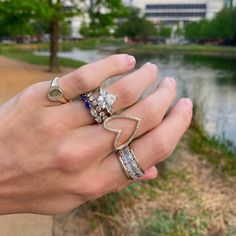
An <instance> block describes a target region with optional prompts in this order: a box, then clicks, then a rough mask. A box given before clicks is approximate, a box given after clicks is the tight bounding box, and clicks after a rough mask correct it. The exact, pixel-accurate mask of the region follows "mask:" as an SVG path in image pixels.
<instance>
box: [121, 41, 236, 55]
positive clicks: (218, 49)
mask: <svg viewBox="0 0 236 236" xmlns="http://www.w3.org/2000/svg"><path fill="white" fill-rule="evenodd" d="M118 52H126V53H130V54H134V55H139V54H141V55H142V54H149V55H156V54H165V53H169V54H173V53H176V54H178V53H179V54H186V55H202V56H217V57H230V58H236V47H226V46H210V45H163V44H158V45H154V44H137V45H129V46H127V47H124V48H121V49H119V50H118Z"/></svg>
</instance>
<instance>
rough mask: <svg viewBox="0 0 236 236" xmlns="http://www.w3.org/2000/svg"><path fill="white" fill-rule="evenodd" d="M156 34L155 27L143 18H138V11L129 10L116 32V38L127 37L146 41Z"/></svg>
mask: <svg viewBox="0 0 236 236" xmlns="http://www.w3.org/2000/svg"><path fill="white" fill-rule="evenodd" d="M156 33H157V31H156V28H155V25H154V24H153V23H152V22H150V21H148V20H146V19H145V17H144V16H140V11H139V10H138V9H136V8H131V9H130V14H129V16H128V17H127V18H126V20H125V21H124V22H123V23H121V24H120V25H119V26H118V28H117V30H116V35H117V36H119V37H121V36H128V37H130V38H131V39H137V38H138V39H146V38H148V37H150V36H153V35H156Z"/></svg>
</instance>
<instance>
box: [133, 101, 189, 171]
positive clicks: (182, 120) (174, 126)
mask: <svg viewBox="0 0 236 236" xmlns="http://www.w3.org/2000/svg"><path fill="white" fill-rule="evenodd" d="M191 118H192V102H191V100H190V99H187V98H183V99H181V100H180V101H179V102H178V103H177V104H176V105H175V107H174V109H173V110H172V111H171V113H170V114H169V115H168V116H167V117H166V119H164V121H163V122H162V124H161V125H160V126H159V127H156V128H155V129H154V130H152V131H150V132H149V133H148V134H147V135H145V136H144V137H142V138H140V139H137V140H135V142H134V143H133V144H132V148H133V149H134V151H135V153H137V155H138V159H139V161H140V165H141V166H142V167H143V168H144V169H147V168H149V167H150V166H152V165H154V164H156V163H159V162H160V161H163V160H164V159H165V158H167V157H168V156H169V155H170V154H171V153H172V152H173V150H174V149H175V147H176V145H177V143H178V142H179V140H180V138H181V137H182V136H183V134H184V132H185V131H186V129H187V128H188V126H189V125H190V122H191ZM141 146H142V148H141Z"/></svg>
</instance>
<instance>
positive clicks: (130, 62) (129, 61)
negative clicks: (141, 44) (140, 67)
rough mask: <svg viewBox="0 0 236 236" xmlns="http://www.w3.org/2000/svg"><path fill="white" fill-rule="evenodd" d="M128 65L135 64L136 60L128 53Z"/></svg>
mask: <svg viewBox="0 0 236 236" xmlns="http://www.w3.org/2000/svg"><path fill="white" fill-rule="evenodd" d="M127 61H128V66H133V65H134V64H135V62H136V60H135V57H134V56H131V55H127Z"/></svg>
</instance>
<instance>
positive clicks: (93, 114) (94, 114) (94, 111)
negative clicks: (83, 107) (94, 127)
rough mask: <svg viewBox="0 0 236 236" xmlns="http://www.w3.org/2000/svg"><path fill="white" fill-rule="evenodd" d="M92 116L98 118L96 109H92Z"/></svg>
mask: <svg viewBox="0 0 236 236" xmlns="http://www.w3.org/2000/svg"><path fill="white" fill-rule="evenodd" d="M90 114H91V115H92V116H93V117H97V116H98V113H97V111H96V110H95V109H91V110H90Z"/></svg>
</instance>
